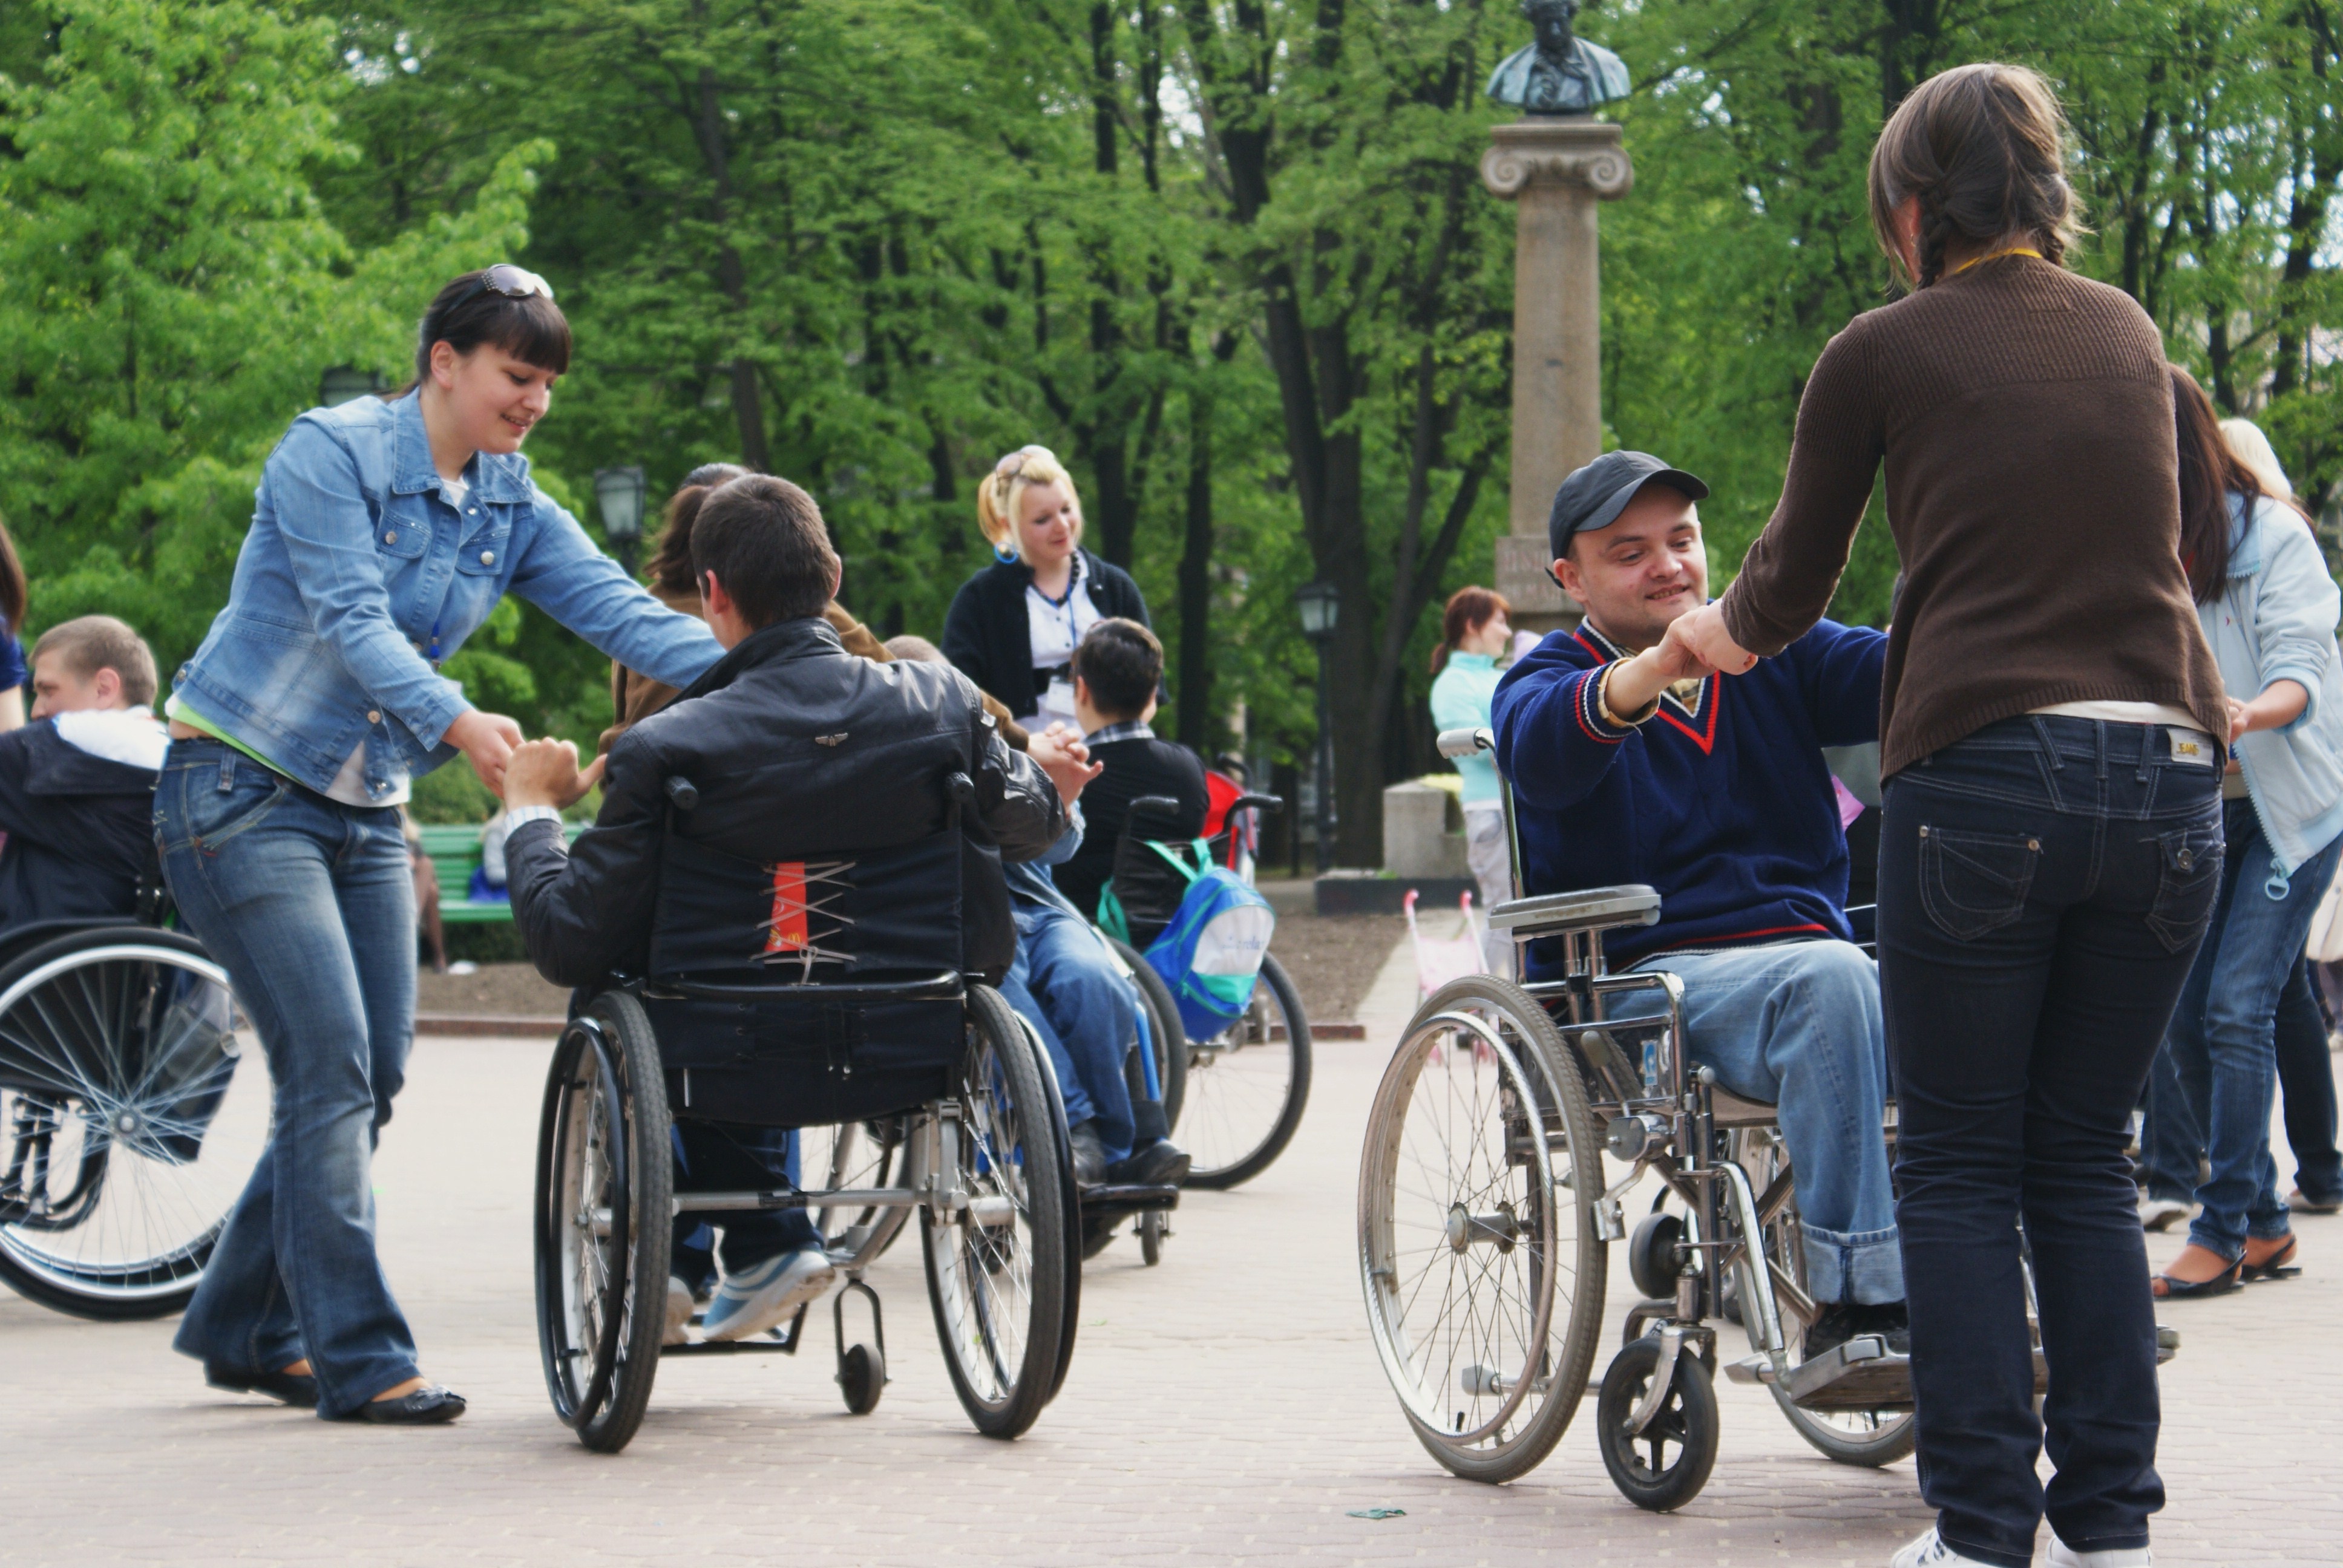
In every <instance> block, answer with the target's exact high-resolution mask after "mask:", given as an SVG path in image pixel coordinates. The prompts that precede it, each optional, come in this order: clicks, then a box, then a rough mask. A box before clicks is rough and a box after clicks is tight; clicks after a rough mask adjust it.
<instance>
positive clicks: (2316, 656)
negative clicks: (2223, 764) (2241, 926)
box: [2197, 495, 2343, 899]
mask: <svg viewBox="0 0 2343 1568" xmlns="http://www.w3.org/2000/svg"><path fill="white" fill-rule="evenodd" d="M2229 515H2230V519H2231V523H2232V526H2233V528H2235V530H2236V531H2235V533H2234V534H2233V536H2232V539H2233V542H2232V543H2231V545H2230V547H2229V577H2228V580H2227V582H2226V583H2224V584H2223V585H2222V587H2221V592H2220V594H2219V596H2218V597H2217V598H2214V599H2212V600H2211V601H2210V602H2208V603H2206V604H2200V605H2198V606H2197V620H2198V621H2199V622H2200V623H2201V624H2202V625H2203V626H2204V628H2205V640H2206V641H2207V642H2208V643H2210V644H2212V647H2213V657H2214V658H2216V659H2217V660H2218V661H2219V663H2220V666H2221V683H2222V684H2223V685H2224V686H2226V687H2227V688H2228V689H2229V695H2230V696H2232V697H2235V698H2237V699H2239V700H2241V701H2242V700H2245V699H2250V698H2252V697H2255V696H2257V695H2258V694H2259V693H2261V692H2262V691H2264V690H2266V689H2268V687H2269V684H2270V682H2272V681H2274V680H2296V681H2299V682H2301V683H2302V689H2304V690H2305V691H2307V692H2308V693H2309V694H2310V701H2309V704H2308V706H2306V707H2305V708H2304V709H2303V710H2302V714H2301V717H2299V718H2298V719H2295V721H2294V722H2293V723H2291V724H2288V725H2286V726H2284V727H2282V728H2280V729H2266V730H2257V731H2256V732H2255V733H2253V734H2251V735H2247V736H2241V737H2240V738H2239V739H2238V740H2237V759H2238V762H2239V764H2240V765H2241V767H2242V768H2243V769H2244V772H2245V776H2246V789H2247V793H2248V794H2250V795H2251V796H2252V797H2253V802H2254V809H2255V812H2256V814H2257V815H2258V817H2259V818H2260V819H2261V827H2262V837H2263V838H2265V839H2268V841H2269V846H2270V873H2269V877H2268V879H2267V880H2266V881H2265V883H2264V884H2263V890H2264V891H2266V892H2268V895H2269V896H2270V897H2271V898H2273V899H2282V898H2284V897H2286V894H2287V885H2288V878H2289V877H2291V876H2292V875H2293V873H2294V869H2295V868H2296V867H2297V866H2299V865H2301V864H2302V863H2303V862H2304V861H2305V860H2308V859H2310V857H2311V856H2313V855H2316V854H2317V853H2318V851H2319V850H2321V849H2325V848H2326V847H2327V846H2328V844H2329V843H2330V842H2332V841H2333V840H2334V839H2335V837H2336V836H2337V835H2338V833H2343V658H2338V653H2337V649H2336V646H2335V623H2336V618H2337V613H2338V607H2343V594H2338V591H2337V589H2336V587H2335V579H2334V578H2331V577H2329V576H2328V572H2327V561H2326V558H2324V557H2322V556H2321V555H2320V554H2319V552H2318V540H2317V539H2315V538H2312V537H2311V533H2310V526H2309V525H2308V523H2305V522H2304V521H2303V520H2302V518H2301V516H2300V514H2298V513H2297V512H2296V511H2295V510H2294V509H2293V508H2291V507H2288V506H2285V505H2283V504H2281V503H2279V502H2277V501H2272V500H2268V499H2264V500H2260V501H2258V502H2257V503H2256V504H2255V506H2254V508H2253V512H2252V515H2251V516H2248V515H2247V511H2246V506H2245V501H2244V498H2242V497H2239V496H2234V495H2233V496H2231V497H2230V498H2229Z"/></svg>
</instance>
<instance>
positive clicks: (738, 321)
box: [692, 65, 773, 474]
mask: <svg viewBox="0 0 2343 1568" xmlns="http://www.w3.org/2000/svg"><path fill="white" fill-rule="evenodd" d="M697 86H698V91H697V93H696V94H695V95H694V96H695V104H696V106H697V109H698V113H697V115H696V116H694V122H693V126H692V129H693V130H694V131H695V132H696V133H697V134H698V136H699V154H700V156H701V157H702V158H704V159H705V160H707V164H708V173H709V176H710V177H711V178H712V179H713V180H714V181H715V186H716V189H715V194H714V196H712V197H711V198H710V199H709V204H708V206H709V225H710V226H712V227H714V228H715V229H717V230H718V231H719V232H721V231H722V229H723V227H724V226H725V224H726V222H727V221H729V215H730V212H731V207H732V169H731V161H730V158H729V155H728V152H727V149H726V147H725V143H724V106H723V104H722V102H721V101H720V99H719V95H718V93H717V85H716V72H715V69H714V68H713V67H712V66H706V65H703V66H701V67H700V70H699V82H698V84H697ZM716 282H717V286H719V288H721V289H722V290H723V291H724V297H725V299H726V300H727V301H728V302H729V303H730V305H731V307H732V317H733V319H732V321H731V324H730V325H731V327H732V330H733V331H734V332H735V333H736V334H737V333H740V332H744V331H746V330H747V328H748V313H749V274H748V268H747V267H745V266H742V265H741V261H740V253H739V250H738V249H736V248H735V247H734V246H732V244H731V243H730V242H729V240H728V241H719V243H718V245H717V247H716ZM726 369H727V372H728V375H729V380H730V383H731V389H732V417H733V418H734V419H735V420H736V421H737V422H738V423H739V427H740V461H741V462H743V463H745V464H747V465H748V466H749V467H751V468H754V469H755V470H757V472H759V473H760V474H762V473H769V472H771V471H772V466H773V457H772V449H771V447H769V445H768V444H767V442H766V439H765V402H764V388H763V387H761V386H760V385H759V382H758V379H757V364H756V361H755V360H753V359H751V358H749V357H748V356H747V355H745V354H742V353H740V352H739V348H738V346H737V345H736V347H735V348H734V352H733V355H732V357H731V360H730V362H729V365H728V366H727V367H726Z"/></svg>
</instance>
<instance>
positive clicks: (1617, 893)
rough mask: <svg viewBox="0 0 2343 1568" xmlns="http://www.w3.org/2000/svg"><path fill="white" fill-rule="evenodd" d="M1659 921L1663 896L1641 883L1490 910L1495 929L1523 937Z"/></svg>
mask: <svg viewBox="0 0 2343 1568" xmlns="http://www.w3.org/2000/svg"><path fill="white" fill-rule="evenodd" d="M1659 918H1660V895H1659V894H1658V893H1656V892H1654V890H1651V889H1650V888H1647V887H1644V885H1643V884H1642V883H1640V882H1636V883H1629V884H1628V885H1626V886H1624V887H1617V888H1588V889H1585V890H1583V891H1580V892H1575V893H1546V894H1543V895H1541V896H1539V897H1537V898H1534V899H1513V900H1509V901H1507V902H1505V903H1502V904H1498V905H1496V906H1494V907H1493V908H1492V909H1491V910H1489V925H1490V927H1491V928H1492V929H1493V930H1500V931H1512V932H1513V933H1514V934H1515V935H1517V936H1524V937H1534V936H1544V935H1546V934H1547V933H1550V932H1554V931H1607V930H1612V929H1614V927H1619V926H1649V925H1655V924H1657V923H1658V921H1659Z"/></svg>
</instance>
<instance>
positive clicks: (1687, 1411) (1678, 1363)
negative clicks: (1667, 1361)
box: [1594, 1334, 1717, 1513]
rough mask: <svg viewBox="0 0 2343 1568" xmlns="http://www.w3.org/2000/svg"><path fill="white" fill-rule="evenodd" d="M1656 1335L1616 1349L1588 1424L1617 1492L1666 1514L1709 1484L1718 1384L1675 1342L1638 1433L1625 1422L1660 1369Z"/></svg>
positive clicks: (1697, 1356) (1695, 1354)
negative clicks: (1662, 1388) (1655, 1400)
mask: <svg viewBox="0 0 2343 1568" xmlns="http://www.w3.org/2000/svg"><path fill="white" fill-rule="evenodd" d="M1661 1349H1662V1342H1661V1339H1660V1336H1659V1335H1658V1334H1652V1335H1648V1336H1646V1337H1645V1338H1643V1339H1639V1340H1637V1341H1636V1342H1634V1343H1633V1344H1631V1345H1629V1346H1628V1347H1627V1348H1626V1349H1624V1350H1623V1351H1621V1352H1619V1353H1618V1355H1617V1356H1616V1357H1615V1358H1614V1359H1613V1361H1612V1362H1611V1370H1610V1371H1608V1372H1604V1374H1603V1389H1602V1392H1600V1393H1599V1394H1598V1395H1596V1397H1595V1401H1594V1430H1595V1433H1596V1439H1597V1441H1598V1442H1601V1443H1602V1445H1603V1468H1604V1469H1605V1470H1607V1471H1609V1472H1610V1473H1611V1483H1612V1484H1613V1485H1614V1486H1616V1487H1617V1488H1618V1489H1619V1493H1620V1495H1621V1496H1623V1497H1624V1498H1626V1500H1627V1501H1628V1502H1630V1503H1634V1505H1635V1506H1636V1507H1638V1508H1648V1509H1650V1510H1651V1511H1653V1512H1654V1513H1668V1512H1670V1511H1672V1510H1674V1509H1678V1508H1681V1507H1683V1506H1684V1504H1685V1503H1690V1502H1691V1501H1692V1500H1693V1499H1694V1498H1695V1497H1697V1496H1699V1495H1700V1489H1701V1488H1702V1487H1704V1486H1705V1485H1707V1484H1708V1473H1709V1471H1710V1470H1711V1469H1712V1468H1714V1467H1715V1463H1716V1440H1717V1419H1716V1389H1715V1384H1714V1383H1713V1382H1711V1381H1710V1379H1709V1374H1708V1369H1707V1367H1705V1366H1704V1365H1703V1364H1702V1362H1701V1358H1700V1354H1699V1352H1698V1351H1697V1349H1695V1348H1694V1347H1693V1346H1690V1345H1686V1346H1683V1347H1682V1348H1681V1351H1680V1353H1679V1354H1678V1355H1677V1356H1676V1358H1675V1366H1674V1371H1673V1372H1672V1374H1671V1375H1670V1377H1669V1380H1668V1389H1667V1392H1666V1394H1665V1395H1664V1397H1663V1398H1662V1400H1661V1401H1660V1403H1659V1407H1658V1408H1657V1409H1656V1410H1654V1411H1653V1412H1651V1417H1650V1420H1649V1421H1647V1422H1645V1423H1644V1427H1643V1430H1641V1431H1640V1432H1630V1431H1629V1430H1628V1424H1629V1422H1630V1421H1631V1420H1632V1419H1633V1418H1634V1415H1635V1413H1636V1412H1637V1410H1638V1408H1639V1407H1640V1406H1641V1405H1642V1403H1643V1402H1644V1394H1645V1392H1647V1391H1648V1390H1649V1389H1650V1388H1651V1386H1652V1380H1653V1376H1654V1373H1655V1372H1657V1371H1658V1368H1659V1362H1660V1353H1661Z"/></svg>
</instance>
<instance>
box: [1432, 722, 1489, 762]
mask: <svg viewBox="0 0 2343 1568" xmlns="http://www.w3.org/2000/svg"><path fill="white" fill-rule="evenodd" d="M1434 744H1435V745H1437V746H1438V747H1439V748H1440V754H1441V755H1442V756H1443V757H1470V756H1472V755H1473V753H1475V752H1478V751H1494V750H1495V749H1497V737H1496V733H1495V732H1494V731H1493V730H1492V729H1489V728H1488V727H1487V726H1486V725H1483V726H1482V727H1481V728H1480V729H1443V730H1442V731H1441V732H1440V737H1439V739H1438V740H1437V741H1435V742H1434Z"/></svg>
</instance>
